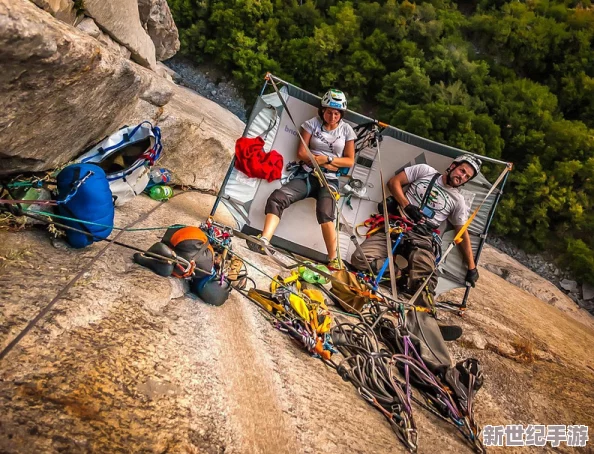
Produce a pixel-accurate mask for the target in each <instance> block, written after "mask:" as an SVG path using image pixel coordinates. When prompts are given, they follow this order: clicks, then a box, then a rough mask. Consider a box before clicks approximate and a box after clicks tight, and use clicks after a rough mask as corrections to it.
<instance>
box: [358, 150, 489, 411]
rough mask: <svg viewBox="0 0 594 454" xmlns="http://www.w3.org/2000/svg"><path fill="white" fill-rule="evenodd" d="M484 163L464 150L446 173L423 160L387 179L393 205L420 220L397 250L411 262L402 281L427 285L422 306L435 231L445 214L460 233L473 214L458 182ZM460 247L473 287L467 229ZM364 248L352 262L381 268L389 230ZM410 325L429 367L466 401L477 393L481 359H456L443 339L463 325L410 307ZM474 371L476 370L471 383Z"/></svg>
mask: <svg viewBox="0 0 594 454" xmlns="http://www.w3.org/2000/svg"><path fill="white" fill-rule="evenodd" d="M481 164H482V162H481V161H480V159H478V158H477V157H475V156H473V155H470V154H463V155H461V156H459V157H457V158H456V159H454V160H453V162H452V163H451V164H450V166H449V167H448V169H447V170H446V173H445V174H444V175H441V174H439V172H437V170H435V169H434V168H432V167H430V166H428V165H426V164H418V165H414V166H411V167H408V168H406V169H404V170H403V171H402V172H399V173H398V174H396V175H395V176H393V177H392V178H391V179H390V180H389V181H388V189H389V190H390V192H391V193H392V195H393V196H394V199H393V200H392V201H391V203H390V204H388V211H389V212H390V213H391V214H395V215H400V213H399V212H398V209H401V210H402V211H403V212H404V214H405V215H406V217H408V218H409V219H410V220H411V221H413V222H414V223H415V225H414V227H413V229H412V230H411V231H409V232H407V233H406V234H405V237H404V240H403V241H402V243H401V246H399V249H398V250H397V251H396V252H397V253H398V254H401V255H403V256H404V257H405V258H406V259H407V260H408V267H407V269H406V270H404V271H405V272H406V271H408V279H407V281H406V282H405V283H403V284H402V285H404V286H405V287H406V289H407V292H409V293H411V294H413V293H415V292H416V291H417V290H418V288H419V286H420V285H425V286H426V287H425V288H426V289H427V293H425V295H423V296H424V297H423V298H422V299H420V300H417V301H416V302H415V304H416V305H417V306H423V305H424V306H430V305H431V304H432V302H433V297H434V296H435V287H436V286H437V276H436V275H435V273H433V275H432V276H431V278H430V279H429V281H428V282H425V281H426V279H427V277H428V276H429V275H431V273H432V272H433V270H434V269H435V266H436V264H435V261H436V256H437V255H438V254H440V249H441V248H440V247H439V243H438V242H437V240H436V239H435V236H434V232H433V231H434V229H436V228H437V227H438V226H439V225H440V224H441V223H442V222H443V221H445V220H446V219H447V220H449V221H450V222H451V223H452V225H453V226H454V228H455V230H456V233H458V232H459V231H460V229H462V227H463V226H464V224H465V223H466V221H467V220H468V208H467V207H466V203H465V201H464V198H463V196H462V194H461V193H460V190H459V187H460V186H462V185H463V184H465V183H467V182H468V181H470V180H472V179H473V178H474V177H476V176H477V174H478V173H479V171H480V168H481ZM406 185H408V188H407V189H406V192H405V190H404V186H406ZM460 247H461V250H462V255H463V256H464V261H465V262H466V265H467V266H468V271H467V273H466V282H468V283H469V284H470V285H472V286H473V287H474V285H475V284H476V281H477V280H478V277H479V275H478V271H477V269H476V264H475V263H474V257H473V254H472V247H471V244H470V236H469V235H468V232H467V231H465V232H464V233H463V235H462V242H461V243H460ZM361 249H362V252H363V254H364V256H361V254H359V253H358V252H355V253H354V254H353V255H352V257H351V264H352V265H353V266H354V267H356V268H358V269H360V270H363V271H364V270H366V269H367V265H366V262H369V264H370V265H371V267H372V269H374V271H377V270H378V269H379V268H381V267H382V264H383V263H384V261H385V259H386V257H387V256H388V253H387V250H386V236H385V233H384V232H383V231H381V230H380V231H378V233H376V234H374V235H373V236H371V237H369V238H368V239H366V240H365V241H364V242H363V244H362V245H361ZM426 297H428V300H427V299H426ZM405 329H406V332H407V333H408V335H409V336H410V338H411V340H412V342H413V343H414V344H415V346H416V348H417V349H418V352H419V354H420V355H421V357H422V358H423V361H424V362H425V364H426V365H427V367H429V369H430V370H431V371H432V372H433V373H435V374H436V375H438V376H439V377H440V378H441V379H442V380H444V382H445V383H447V384H448V386H449V387H450V388H451V389H452V390H453V391H454V393H455V394H456V396H457V397H458V398H459V399H460V402H461V403H462V405H463V406H464V407H466V405H467V402H468V398H469V396H472V395H474V394H475V393H476V392H477V391H478V389H479V388H480V387H481V385H482V381H483V378H482V371H481V366H480V363H479V362H478V360H476V359H473V358H469V359H466V360H464V361H460V362H458V363H457V364H455V365H454V364H453V363H452V359H451V357H450V354H449V352H448V349H447V347H446V345H445V343H444V340H454V339H456V338H457V337H459V336H460V335H461V334H462V329H461V328H460V327H458V326H455V325H439V324H438V323H437V320H436V319H435V317H434V316H433V314H431V313H427V312H419V311H417V310H412V311H410V312H409V315H408V316H407V317H406V322H405ZM469 375H473V376H475V381H474V382H472V384H471V383H470V382H469ZM471 385H472V387H471V388H469V386H471Z"/></svg>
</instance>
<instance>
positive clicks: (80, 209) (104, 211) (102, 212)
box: [57, 164, 114, 248]
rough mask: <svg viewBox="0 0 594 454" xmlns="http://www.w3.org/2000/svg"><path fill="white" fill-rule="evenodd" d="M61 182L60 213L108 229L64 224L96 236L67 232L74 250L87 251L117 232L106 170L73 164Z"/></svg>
mask: <svg viewBox="0 0 594 454" xmlns="http://www.w3.org/2000/svg"><path fill="white" fill-rule="evenodd" d="M57 181H58V212H59V214H61V215H62V216H68V217H71V218H76V219H81V220H83V221H90V222H95V223H98V224H103V225H107V226H108V227H104V226H98V225H92V224H84V223H81V222H76V221H64V224H66V225H68V226H70V227H73V228H76V229H79V230H83V231H85V232H88V233H90V234H92V235H93V237H90V236H87V235H85V234H83V233H78V232H75V231H73V230H66V239H67V241H68V243H69V244H70V245H71V246H72V247H74V248H83V247H85V246H88V245H89V244H91V243H93V242H94V241H99V240H104V239H105V238H107V237H108V236H109V235H110V233H111V231H112V230H113V217H114V207H113V200H112V196H111V190H110V189H109V182H108V181H107V177H106V176H105V172H104V171H103V169H102V168H101V167H99V166H97V165H94V164H72V165H69V166H68V167H65V168H64V169H62V171H61V172H60V173H59V174H58V177H57Z"/></svg>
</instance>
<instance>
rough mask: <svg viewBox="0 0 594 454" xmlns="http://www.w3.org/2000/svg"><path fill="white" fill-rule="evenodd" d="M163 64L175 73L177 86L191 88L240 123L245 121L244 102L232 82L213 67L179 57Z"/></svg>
mask: <svg viewBox="0 0 594 454" xmlns="http://www.w3.org/2000/svg"><path fill="white" fill-rule="evenodd" d="M163 63H164V64H165V65H167V66H168V67H169V68H171V69H172V70H174V71H175V72H176V73H177V75H178V76H179V77H177V78H176V82H177V83H178V84H180V85H183V86H185V87H188V88H191V89H192V90H194V91H195V92H197V93H199V94H200V95H202V96H204V97H205V98H208V99H210V100H212V101H214V102H216V103H217V104H220V105H221V106H223V107H225V108H226V109H228V110H230V111H231V112H233V113H234V114H235V115H237V116H238V117H239V118H240V119H241V120H242V121H244V122H245V121H247V113H246V105H245V101H244V100H243V98H242V97H241V94H240V93H239V90H238V89H237V87H236V86H235V84H234V83H233V81H229V80H227V79H226V77H225V76H224V75H223V74H222V73H221V71H219V70H217V69H216V68H215V67H214V66H212V65H208V64H203V65H196V64H194V63H192V62H191V61H189V60H187V59H184V58H181V57H173V58H171V59H169V60H167V61H165V62H163Z"/></svg>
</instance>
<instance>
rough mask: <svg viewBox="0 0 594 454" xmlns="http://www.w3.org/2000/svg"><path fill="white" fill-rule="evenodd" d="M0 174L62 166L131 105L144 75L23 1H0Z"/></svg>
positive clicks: (143, 84)
mask: <svg viewBox="0 0 594 454" xmlns="http://www.w3.org/2000/svg"><path fill="white" fill-rule="evenodd" d="M0 61H2V72H1V73H0V86H2V91H0V108H1V109H2V116H1V117H0V159H1V160H2V165H1V166H0V175H6V174H11V173H16V172H22V171H40V170H46V169H51V168H54V167H57V166H58V165H60V164H63V163H65V162H67V161H69V160H70V159H72V158H74V157H75V156H76V155H77V154H79V153H80V152H81V151H82V150H83V149H84V148H85V147H86V146H88V145H89V144H91V143H93V142H95V141H98V140H99V139H101V138H102V137H104V136H105V135H106V134H107V133H108V131H109V130H110V127H111V125H113V124H114V123H118V122H121V121H122V119H123V118H124V117H125V116H126V115H127V114H129V113H130V112H131V111H132V110H133V109H134V107H135V104H136V100H137V99H138V96H139V95H140V94H141V93H143V92H144V91H145V90H146V89H147V88H148V87H149V85H150V80H151V73H149V72H148V71H146V72H144V71H139V70H138V67H137V66H136V65H134V63H133V62H131V61H130V60H127V59H124V58H122V57H121V56H120V55H117V54H116V53H114V52H112V51H110V50H108V49H106V48H105V47H103V46H101V45H100V44H99V43H98V42H97V40H95V39H94V38H91V37H90V36H87V35H85V34H84V33H82V32H81V31H79V30H76V29H75V28H72V27H71V26H68V25H66V24H65V23H63V22H60V21H59V20H57V19H55V18H53V17H52V16H50V15H49V14H46V13H45V12H43V11H42V10H40V9H39V8H37V7H36V6H35V5H34V4H33V3H31V2H29V1H27V0H0Z"/></svg>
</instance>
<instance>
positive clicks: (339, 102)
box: [322, 88, 347, 110]
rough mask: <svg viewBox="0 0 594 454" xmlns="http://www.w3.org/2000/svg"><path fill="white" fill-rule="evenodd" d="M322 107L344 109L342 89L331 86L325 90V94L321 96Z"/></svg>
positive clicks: (345, 101) (345, 104) (344, 97)
mask: <svg viewBox="0 0 594 454" xmlns="http://www.w3.org/2000/svg"><path fill="white" fill-rule="evenodd" d="M322 107H330V108H332V109H336V110H346V109H347V99H346V96H345V95H344V93H343V92H342V91H340V90H335V89H334V88H331V89H330V90H328V91H327V92H326V94H325V95H324V97H323V98H322Z"/></svg>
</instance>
